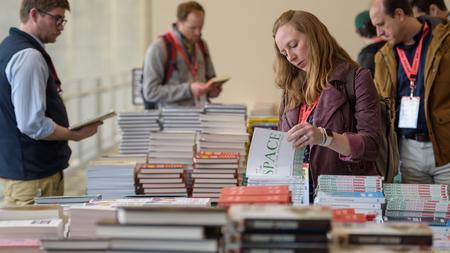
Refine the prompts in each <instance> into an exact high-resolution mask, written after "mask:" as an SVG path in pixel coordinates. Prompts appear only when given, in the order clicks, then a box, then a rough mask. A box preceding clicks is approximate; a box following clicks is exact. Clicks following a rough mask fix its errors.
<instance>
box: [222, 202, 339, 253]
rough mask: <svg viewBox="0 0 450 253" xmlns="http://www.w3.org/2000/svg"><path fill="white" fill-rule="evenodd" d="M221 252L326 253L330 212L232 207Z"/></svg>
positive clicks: (318, 208)
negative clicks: (223, 250)
mask: <svg viewBox="0 0 450 253" xmlns="http://www.w3.org/2000/svg"><path fill="white" fill-rule="evenodd" d="M228 219H229V222H228V224H227V226H226V228H225V235H224V241H225V252H226V253H239V252H318V253H320V252H323V253H326V252H329V251H328V238H327V234H328V232H329V231H330V229H331V210H330V209H329V208H326V207H294V206H288V205H233V206H231V207H230V208H229V210H228Z"/></svg>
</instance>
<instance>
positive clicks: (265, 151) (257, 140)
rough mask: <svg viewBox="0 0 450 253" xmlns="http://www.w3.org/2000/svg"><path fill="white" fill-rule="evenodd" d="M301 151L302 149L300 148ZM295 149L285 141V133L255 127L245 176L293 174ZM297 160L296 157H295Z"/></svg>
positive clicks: (282, 175) (298, 164) (295, 163)
mask: <svg viewBox="0 0 450 253" xmlns="http://www.w3.org/2000/svg"><path fill="white" fill-rule="evenodd" d="M302 151H303V150H302ZM296 154H297V152H296V150H295V149H294V148H293V147H292V143H289V142H288V141H287V133H286V132H280V131H276V130H269V129H264V128H255V131H254V133H253V137H252V143H251V145H250V151H249V155H248V162H247V172H246V174H247V176H272V177H286V176H294V175H295V174H296V173H295V170H297V169H298V168H297V167H300V165H301V164H302V163H298V162H296V159H295V158H296ZM297 160H298V159H297Z"/></svg>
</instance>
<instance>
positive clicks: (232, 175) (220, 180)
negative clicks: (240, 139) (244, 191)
mask: <svg viewBox="0 0 450 253" xmlns="http://www.w3.org/2000/svg"><path fill="white" fill-rule="evenodd" d="M238 166H239V153H236V152H235V153H233V152H198V153H197V154H196V155H195V156H194V170H193V171H192V179H193V186H192V197H193V198H205V197H206V198H211V200H212V201H213V202H217V200H218V198H219V195H220V192H221V190H222V188H223V187H225V186H235V185H237V183H238V180H237V169H238Z"/></svg>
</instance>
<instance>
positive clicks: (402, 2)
mask: <svg viewBox="0 0 450 253" xmlns="http://www.w3.org/2000/svg"><path fill="white" fill-rule="evenodd" d="M383 6H384V13H385V14H387V15H389V16H391V17H394V14H395V10H396V9H401V10H403V12H404V13H405V15H406V16H413V11H412V7H411V5H410V4H409V1H408V0H383Z"/></svg>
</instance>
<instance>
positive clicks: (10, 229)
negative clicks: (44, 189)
mask: <svg viewBox="0 0 450 253" xmlns="http://www.w3.org/2000/svg"><path fill="white" fill-rule="evenodd" d="M64 221H65V219H64V214H63V209H62V207H61V206H59V205H30V206H24V207H2V208H0V252H5V253H38V252H39V253H40V252H45V251H44V250H41V249H40V246H41V243H40V241H39V240H40V239H42V238H51V239H60V238H63V237H64V230H65V226H64Z"/></svg>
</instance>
